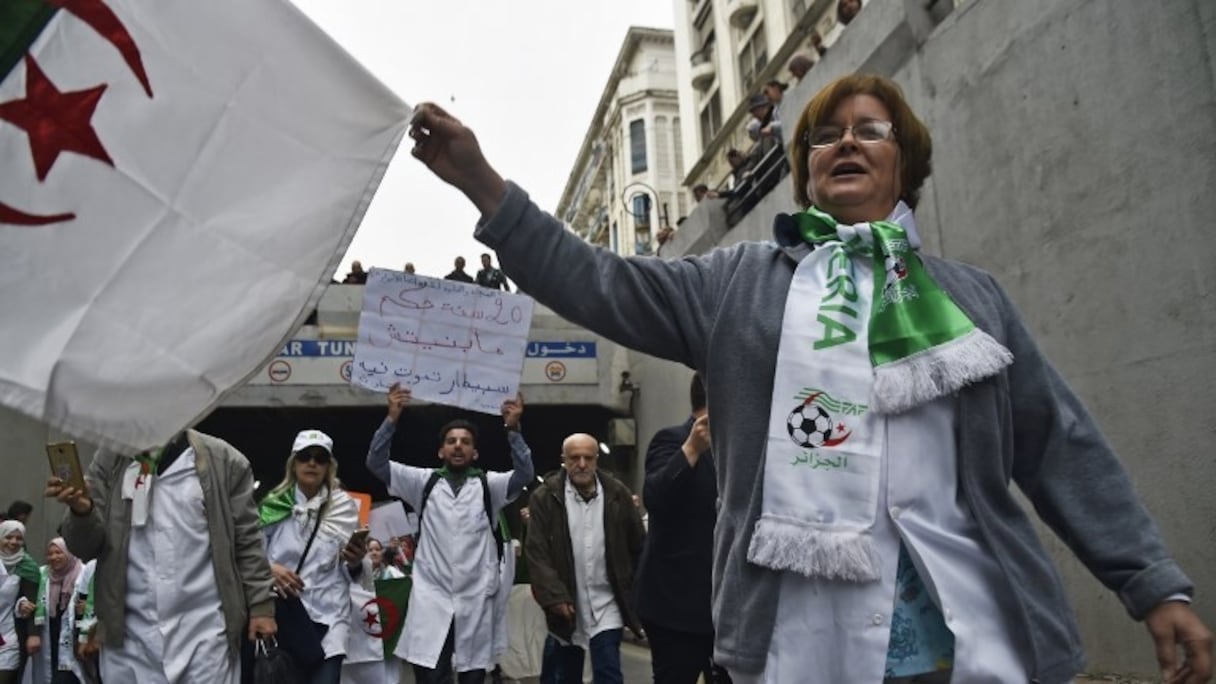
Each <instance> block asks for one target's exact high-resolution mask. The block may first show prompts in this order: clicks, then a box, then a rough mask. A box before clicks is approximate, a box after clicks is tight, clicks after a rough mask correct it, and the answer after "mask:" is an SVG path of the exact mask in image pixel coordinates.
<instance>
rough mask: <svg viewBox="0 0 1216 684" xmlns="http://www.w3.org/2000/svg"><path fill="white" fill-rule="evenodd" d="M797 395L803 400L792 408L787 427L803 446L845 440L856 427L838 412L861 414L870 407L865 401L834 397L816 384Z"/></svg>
mask: <svg viewBox="0 0 1216 684" xmlns="http://www.w3.org/2000/svg"><path fill="white" fill-rule="evenodd" d="M804 397H805V398H804ZM797 398H798V399H800V400H801V403H799V404H798V405H797V406H796V407H794V410H793V411H790V415H789V417H787V418H786V421H785V428H786V430H787V431H788V432H789V435H790V439H791V440H793V442H794V444H797V445H798V446H800V447H803V448H804V449H816V448H819V447H825V448H831V447H835V446H840V445H841V444H844V442H845V441H846V440H848V438H849V437H851V436H852V435H853V430H852V429H851V428H850V427H849V426H848V424H846V423H845V421H844V420H843V419H842V418H840V417H838V416H860V415H862V414H864V413H865V412H866V410H867V408H868V407H867V406H866V405H865V404H855V403H853V402H850V401H842V400H839V399H834V398H833V397H832V396H831V395H830V394H828V393H827V392H824V391H823V390H819V389H813V388H808V389H806V390H803V392H801V393H800V394H799V395H798V397H797Z"/></svg>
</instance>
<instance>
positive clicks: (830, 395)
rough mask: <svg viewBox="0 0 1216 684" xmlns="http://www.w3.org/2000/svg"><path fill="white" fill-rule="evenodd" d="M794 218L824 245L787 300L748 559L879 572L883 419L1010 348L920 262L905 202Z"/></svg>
mask: <svg viewBox="0 0 1216 684" xmlns="http://www.w3.org/2000/svg"><path fill="white" fill-rule="evenodd" d="M796 218H797V220H798V223H799V228H800V230H801V233H802V236H803V238H804V239H805V240H806V241H807V242H808V243H810V244H811V245H814V246H816V249H815V250H814V251H812V252H811V253H810V254H809V255H807V256H806V257H805V258H804V259H803V260H802V261H801V262H800V263H799V265H798V267H797V269H796V270H795V272H794V276H793V280H792V281H791V283H790V290H789V294H788V296H787V298H786V303H785V314H784V318H783V320H782V327H781V341H780V346H779V347H778V351H777V367H776V373H775V377H774V381H773V399H772V405H771V408H770V410H769V430H768V440H767V443H766V451H765V471H764V502H763V509H762V511H761V517H760V520H759V521H757V523H756V529H755V531H754V534H753V536H752V540H751V545H750V547H749V549H748V560H749V561H751V562H753V563H756V564H758V565H762V566H764V567H768V568H772V569H774V570H792V571H795V572H799V573H801V574H803V575H806V576H808V577H820V578H824V579H840V580H846V581H854V582H861V581H875V580H877V579H879V564H878V558H877V555H876V552H875V550H874V544H873V539H872V538H871V536H870V530H871V528H872V527H873V525H874V520H875V516H876V515H877V514H878V485H879V482H880V479H881V467H882V456H883V452H884V450H885V448H886V429H885V427H886V424H885V415H889V414H895V413H900V412H903V411H906V410H908V409H910V408H913V407H915V406H919V405H921V404H924V403H927V402H929V401H932V400H934V399H937V398H938V397H942V396H945V395H948V394H951V393H953V392H955V391H957V390H959V389H960V388H962V387H963V386H964V385H967V384H968V383H972V382H976V381H978V380H981V379H983V378H986V377H989V376H992V375H995V374H996V373H999V372H1000V371H1001V370H1002V369H1003V368H1005V367H1006V366H1008V365H1009V364H1010V363H1012V361H1013V355H1012V354H1011V353H1010V352H1009V350H1007V349H1006V348H1005V347H1003V346H1002V345H1001V344H1000V343H999V342H997V341H996V340H994V339H993V338H992V337H991V336H989V335H988V334H987V333H985V332H984V331H982V330H980V329H979V328H977V327H976V326H975V324H974V323H972V322H971V320H970V319H969V318H968V317H967V315H966V314H965V313H963V311H962V310H961V309H959V308H958V306H957V305H956V304H955V303H954V302H953V301H952V300H951V299H950V297H949V295H947V294H946V292H945V291H944V290H942V289H941V287H940V286H939V285H938V284H937V282H936V281H934V280H933V278H932V277H931V276H930V275H929V274H928V273H927V272H926V271H925V268H924V264H923V263H922V262H921V260H920V257H919V256H918V255H917V254H916V253H915V251H914V250H913V245H912V244H910V242H909V238H908V232H909V231H908V230H906V229H905V226H907V228H909V229H910V230H911V231H912V232H914V231H915V223H914V219H913V217H912V212H911V210H910V209H908V207H907V206H906V205H904V204H903V203H902V202H901V203H900V204H899V205H898V206H897V207H896V209H895V212H894V213H893V215H892V220H889V221H875V222H872V223H859V224H856V225H847V226H846V225H837V223H836V221H835V220H834V219H833V218H832V217H831V216H829V215H828V214H826V213H824V212H822V211H820V210H818V209H815V208H812V209H809V210H808V211H806V212H804V213H802V214H799V215H798V216H797V217H796ZM917 450H918V449H917V445H915V444H910V445H901V451H904V452H906V453H917Z"/></svg>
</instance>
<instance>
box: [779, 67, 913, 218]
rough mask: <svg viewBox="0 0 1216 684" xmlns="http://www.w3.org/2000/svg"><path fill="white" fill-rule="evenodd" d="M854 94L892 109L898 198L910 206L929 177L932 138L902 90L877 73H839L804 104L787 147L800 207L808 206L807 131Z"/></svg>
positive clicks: (826, 118)
mask: <svg viewBox="0 0 1216 684" xmlns="http://www.w3.org/2000/svg"><path fill="white" fill-rule="evenodd" d="M854 95H872V96H874V97H875V98H878V100H879V101H880V102H882V103H883V105H884V106H885V107H886V108H887V109H888V110H889V111H890V112H891V123H892V124H894V126H895V144H896V145H898V146H899V152H900V154H899V157H900V165H901V167H902V168H901V170H900V181H901V184H902V186H903V193H902V194H901V195H900V197H899V198H900V199H901V200H903V201H904V202H906V203H907V204H908V206H909V207H912V208H913V209H915V208H916V203H917V201H918V200H920V189H921V186H922V185H924V184H925V179H926V178H928V177H929V173H930V170H931V168H932V159H933V141H932V140H931V139H930V137H929V129H928V128H925V125H924V124H923V123H921V121H920V119H918V118H916V114H914V113H913V112H912V108H911V107H909V106H908V103H907V101H905V100H904V94H903V91H901V90H900V89H899V86H898V85H896V84H895V82H894V81H892V80H891V79H889V78H885V77H883V76H878V75H876V74H850V75H848V76H841V77H840V78H838V79H836V80H835V81H832V82H831V83H829V84H827V85H826V86H824V88H823V90H820V91H819V92H818V93H817V94H816V95H815V97H812V98H811V101H810V102H808V103H806V108H805V109H803V110H802V116H800V117H798V125H797V126H796V127H795V129H794V140H793V143H792V145H791V146H790V168H791V169H793V175H794V200H795V201H796V202H798V205H799V206H802V207H808V206H810V205H811V198H810V195H809V194H807V190H806V184H807V181H808V180H809V179H810V175H811V171H810V168H809V162H810V155H809V152H810V145H808V144H807V142H806V134H807V133H808V132H809V131H810V130H811V129H812V128H814V127H816V126H821V125H823V124H824V123H825V122H826V121H827V120H828V117H830V116H832V113H833V112H834V111H836V107H837V106H839V105H840V103H841V102H843V101H844V100H845V99H846V98H849V97H852V96H854Z"/></svg>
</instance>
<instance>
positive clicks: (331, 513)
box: [258, 486, 359, 543]
mask: <svg viewBox="0 0 1216 684" xmlns="http://www.w3.org/2000/svg"><path fill="white" fill-rule="evenodd" d="M318 515H319V516H321V527H320V528H319V529H318V530H317V536H318V537H320V538H321V539H337V540H339V541H342V542H343V543H345V542H346V540H348V539H350V536H351V535H352V534H354V532H355V529H357V528H358V527H359V504H358V502H356V501H355V500H354V499H353V498H351V496H350V495H349V494H347V493H346V492H345V491H343V490H342V488H341V487H335V488H334V489H333V491H330V489H329V487H327V486H323V487H322V488H321V491H320V492H319V493H318V494H317V496H314V497H313V498H312V499H307V498H306V497H305V496H304V493H303V492H301V491H300V488H299V487H298V486H291V487H284V488H281V489H275V490H273V491H272V492H270V494H268V495H267V496H266V498H264V499H262V502H261V503H260V504H258V526H259V527H262V528H267V527H270V526H271V525H274V524H276V523H279V522H282V521H283V520H286V519H287V518H288V517H294V518H295V519H296V523H297V524H298V525H299V526H300V530H301V531H302V532H303V533H304V536H305V538H306V539H307V537H308V535H309V534H311V532H312V526H313V525H314V524H316V521H317V517H316V516H318Z"/></svg>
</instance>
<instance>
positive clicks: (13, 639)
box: [0, 563, 21, 672]
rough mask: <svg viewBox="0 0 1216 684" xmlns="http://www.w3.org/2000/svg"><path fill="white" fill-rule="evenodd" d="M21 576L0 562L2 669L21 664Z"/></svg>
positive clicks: (0, 650) (0, 645)
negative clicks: (18, 639) (17, 618)
mask: <svg viewBox="0 0 1216 684" xmlns="http://www.w3.org/2000/svg"><path fill="white" fill-rule="evenodd" d="M20 591H21V578H20V577H18V576H17V575H16V573H13V574H9V572H8V570H5V569H4V564H3V563H0V641H3V643H0V671H5V672H12V671H14V670H16V669H17V666H18V665H20V664H21V644H20V643H18V642H17V620H16V615H14V612H15V611H16V609H17V594H18V593H19V592H20Z"/></svg>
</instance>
